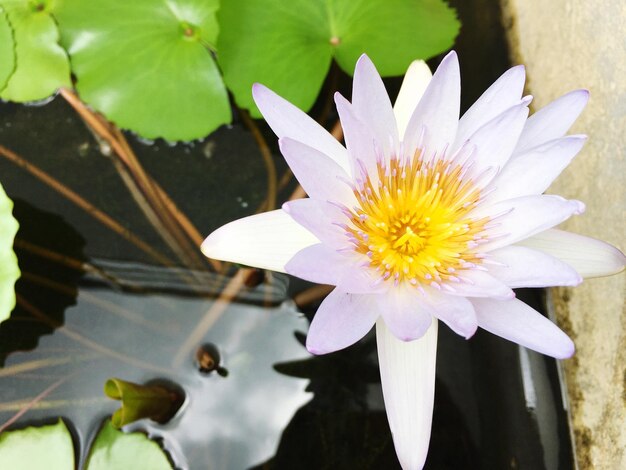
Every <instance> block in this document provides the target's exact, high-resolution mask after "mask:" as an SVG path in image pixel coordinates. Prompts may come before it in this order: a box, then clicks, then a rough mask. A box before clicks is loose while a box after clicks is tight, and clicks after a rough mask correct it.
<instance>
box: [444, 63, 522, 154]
mask: <svg viewBox="0 0 626 470" xmlns="http://www.w3.org/2000/svg"><path fill="white" fill-rule="evenodd" d="M525 79H526V72H525V69H524V66H523V65H518V66H516V67H512V68H510V69H509V70H507V71H506V72H504V73H503V74H502V75H501V76H500V78H498V79H497V80H496V81H495V82H494V83H493V85H491V86H490V87H489V88H488V89H487V90H486V91H485V92H484V93H483V94H482V95H481V97H480V98H478V100H476V102H475V103H474V104H473V105H472V106H471V107H470V108H469V109H468V110H467V111H466V112H465V114H463V117H461V119H460V121H459V129H458V131H457V134H456V142H455V145H454V146H453V148H452V150H453V151H454V150H456V149H458V148H460V147H461V146H462V145H463V144H464V143H465V141H466V140H467V139H469V138H470V137H471V136H472V134H474V132H476V131H477V130H478V129H479V128H480V127H482V126H483V125H485V124H486V123H487V122H489V121H490V120H491V119H493V118H495V117H496V116H498V115H499V114H500V113H503V112H504V111H506V110H507V109H508V108H510V107H512V106H514V105H516V104H518V103H519V101H520V98H521V97H522V92H523V91H524V80H525Z"/></svg>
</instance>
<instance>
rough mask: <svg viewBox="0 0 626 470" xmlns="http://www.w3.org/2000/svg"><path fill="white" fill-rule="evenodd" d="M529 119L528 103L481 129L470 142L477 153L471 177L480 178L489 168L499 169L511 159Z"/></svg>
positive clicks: (509, 111)
mask: <svg viewBox="0 0 626 470" xmlns="http://www.w3.org/2000/svg"><path fill="white" fill-rule="evenodd" d="M527 117H528V103H526V102H522V103H520V104H517V105H515V106H512V107H510V108H509V109H507V110H506V111H504V112H503V113H501V114H499V115H498V116H496V117H495V118H493V119H492V120H490V121H489V122H488V123H486V124H485V125H483V126H482V127H480V128H479V129H478V130H477V131H476V132H475V133H474V134H472V136H471V137H470V138H469V140H468V142H469V143H470V145H474V146H475V148H476V151H475V153H474V157H473V158H472V167H471V169H470V173H469V174H470V175H471V176H478V175H480V174H481V173H483V172H484V171H485V170H487V169H488V168H494V169H499V168H502V167H504V165H506V162H507V161H508V160H509V158H510V157H511V154H512V153H513V149H514V148H515V144H516V143H517V139H518V138H519V135H520V132H522V128H523V127H524V122H526V118H527Z"/></svg>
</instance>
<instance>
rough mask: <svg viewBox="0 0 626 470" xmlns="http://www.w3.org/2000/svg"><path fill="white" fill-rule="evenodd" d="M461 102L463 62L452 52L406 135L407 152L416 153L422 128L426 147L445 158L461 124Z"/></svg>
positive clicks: (422, 101)
mask: <svg viewBox="0 0 626 470" xmlns="http://www.w3.org/2000/svg"><path fill="white" fill-rule="evenodd" d="M460 102H461V77H460V71H459V60H458V58H457V56H456V53H455V52H454V51H452V52H450V53H449V54H448V55H447V56H445V57H444V59H443V60H442V61H441V64H440V65H439V67H438V68H437V70H436V72H435V73H434V75H433V78H432V80H431V81H430V83H429V84H428V87H426V91H424V95H423V96H422V99H421V100H420V101H419V103H418V105H417V108H415V111H414V112H413V115H412V116H411V119H410V120H409V124H408V125H407V129H406V134H405V135H404V151H405V152H408V153H409V154H411V155H412V154H413V152H414V151H415V150H416V149H417V146H418V144H419V142H418V140H419V138H420V135H421V134H422V129H424V128H425V129H426V134H425V141H424V144H425V148H427V149H428V151H429V152H437V155H439V156H441V155H442V153H443V151H444V150H445V149H446V148H447V147H448V146H450V145H452V143H453V142H454V138H455V136H456V130H457V126H458V124H459V108H460Z"/></svg>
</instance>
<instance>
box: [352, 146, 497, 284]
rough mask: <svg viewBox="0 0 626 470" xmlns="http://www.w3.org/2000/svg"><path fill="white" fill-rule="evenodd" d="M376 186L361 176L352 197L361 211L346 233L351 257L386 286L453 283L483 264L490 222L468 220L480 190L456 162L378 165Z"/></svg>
mask: <svg viewBox="0 0 626 470" xmlns="http://www.w3.org/2000/svg"><path fill="white" fill-rule="evenodd" d="M377 171H378V175H377V178H375V181H373V180H372V178H370V176H369V175H365V174H364V175H363V176H364V180H363V181H362V182H361V184H360V185H359V187H358V188H356V189H355V191H354V193H355V195H356V197H357V200H358V202H359V206H357V207H355V208H354V209H352V210H351V211H350V217H351V224H350V225H349V226H347V227H346V230H347V234H348V237H349V238H350V240H351V241H352V243H353V244H354V246H355V250H356V251H357V252H359V253H362V254H364V255H366V256H368V257H369V259H370V263H369V265H370V266H371V267H372V268H374V269H376V270H377V271H378V272H379V273H380V275H381V276H382V277H383V278H384V279H390V280H392V281H395V282H396V283H400V282H405V281H406V282H409V283H410V284H412V285H414V286H419V285H422V284H424V285H433V286H435V287H439V285H440V284H441V283H442V282H445V281H453V282H458V280H459V279H458V278H457V277H456V275H455V273H456V272H457V271H459V270H461V269H466V268H469V267H472V266H475V265H477V264H479V263H480V262H481V258H480V254H479V253H477V252H476V250H475V248H476V246H477V245H478V242H479V241H480V240H481V239H482V238H483V231H484V229H485V224H486V223H487V222H488V218H482V219H479V220H474V219H472V218H470V217H469V216H468V213H469V212H470V211H471V210H472V209H473V208H474V207H475V206H476V204H477V202H478V200H479V198H480V189H478V188H477V187H476V186H475V184H474V183H473V181H472V180H471V179H469V178H467V177H466V176H465V171H464V167H463V165H461V164H459V163H455V162H454V161H442V160H437V161H428V160H424V159H422V158H421V154H420V153H419V152H418V153H416V154H415V156H414V158H413V159H411V161H410V162H401V161H399V160H398V159H391V160H390V161H388V162H387V163H386V164H383V163H378V165H377Z"/></svg>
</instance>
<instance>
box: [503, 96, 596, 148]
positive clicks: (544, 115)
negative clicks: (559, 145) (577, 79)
mask: <svg viewBox="0 0 626 470" xmlns="http://www.w3.org/2000/svg"><path fill="white" fill-rule="evenodd" d="M587 101H589V92H588V91H587V90H575V91H572V92H570V93H567V94H566V95H563V96H561V97H560V98H557V99H556V100H554V101H553V102H552V103H550V104H548V105H547V106H545V107H543V108H541V109H540V110H539V111H537V112H536V113H535V114H533V115H532V116H530V118H529V119H528V121H527V122H526V125H525V126H524V131H523V132H522V135H521V136H520V139H519V143H518V145H517V149H516V150H515V154H519V153H522V152H525V151H526V150H529V149H531V148H533V147H536V146H538V145H541V144H543V143H545V142H548V141H549V140H553V139H558V138H559V137H563V136H564V135H565V133H566V132H567V131H568V130H569V128H570V127H571V126H572V124H574V121H575V120H576V119H577V118H578V116H579V115H580V113H581V112H582V110H583V109H584V107H585V105H586V104H587Z"/></svg>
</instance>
